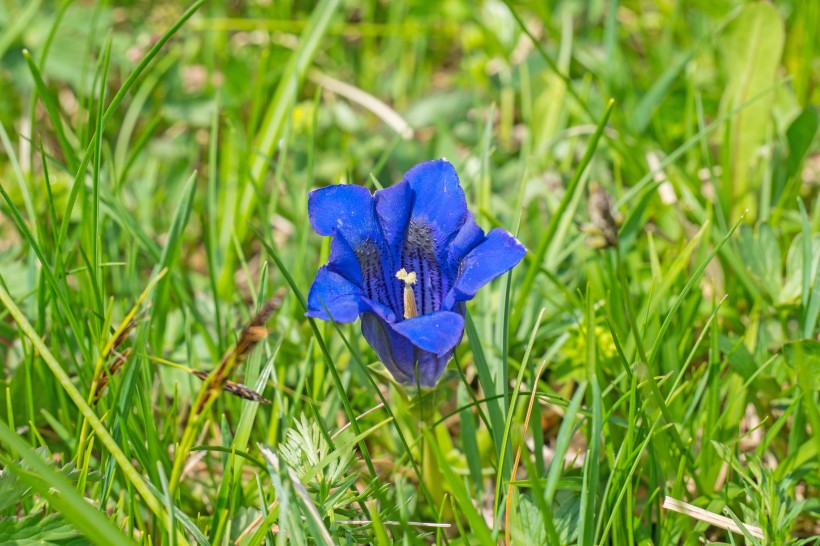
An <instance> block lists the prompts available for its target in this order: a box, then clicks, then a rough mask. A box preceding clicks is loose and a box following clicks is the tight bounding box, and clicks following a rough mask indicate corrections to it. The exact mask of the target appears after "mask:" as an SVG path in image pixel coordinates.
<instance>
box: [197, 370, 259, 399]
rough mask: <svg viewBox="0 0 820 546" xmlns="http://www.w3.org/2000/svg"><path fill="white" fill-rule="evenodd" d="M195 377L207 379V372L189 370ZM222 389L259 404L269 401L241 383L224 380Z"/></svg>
mask: <svg viewBox="0 0 820 546" xmlns="http://www.w3.org/2000/svg"><path fill="white" fill-rule="evenodd" d="M191 373H192V374H194V375H195V376H196V377H198V378H200V379H202V380H203V381H204V380H206V379H208V372H200V371H197V370H193V371H192V372H191ZM222 390H224V391H225V392H227V393H228V394H232V395H234V396H238V397H239V398H244V399H245V400H250V401H252V402H259V403H260V404H270V403H271V401H270V400H268V399H267V398H265V397H264V396H262V395H261V394H259V393H258V392H256V391H255V390H253V389H251V388H250V387H246V386H245V385H243V384H242V383H234V382H233V381H230V380H228V381H225V384H224V385H223V386H222Z"/></svg>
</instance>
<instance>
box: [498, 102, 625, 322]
mask: <svg viewBox="0 0 820 546" xmlns="http://www.w3.org/2000/svg"><path fill="white" fill-rule="evenodd" d="M614 105H615V101H614V100H613V99H610V100H609V104H607V107H606V111H605V112H604V115H603V117H601V120H600V121H599V122H598V126H597V127H596V128H595V133H593V135H592V137H591V138H590V139H589V144H587V149H586V151H585V152H584V156H583V157H582V158H581V162H580V163H579V164H578V167H577V168H576V169H575V173H574V174H573V175H572V179H571V180H570V182H569V184H568V185H567V189H566V190H565V191H564V195H563V196H562V197H561V202H560V203H559V204H558V208H557V209H555V212H553V214H552V217H550V221H549V224H547V229H546V230H545V231H544V234H543V235H542V236H541V240H540V241H538V247H537V249H536V250H535V254H534V255H533V258H532V264H531V265H530V267H528V268H527V273H526V275H525V276H524V280H523V281H522V282H521V286H520V288H518V298H516V300H515V309H518V310H519V311H518V313H517V314H516V315H515V319H516V323H515V324H514V325H513V328H512V331H513V332H515V331H517V330H518V326H519V325H520V324H521V318H522V317H523V315H524V314H523V313H522V312H521V310H522V309H524V306H525V305H526V303H527V301H526V300H527V298H528V297H530V296H531V292H532V285H533V282H535V277H536V275H538V272H539V271H540V269H541V264H542V263H543V262H544V257H545V256H546V255H547V250H548V249H549V247H550V245H551V244H552V243H553V240H552V239H553V236H554V235H555V233H556V231H557V229H558V225H559V223H560V221H561V219H562V218H563V217H564V215H567V214H569V215H572V214H573V211H571V210H569V204H570V202H571V201H572V197H573V196H574V195H575V192H576V190H578V191H582V190H583V187H579V185H580V182H581V178H582V177H583V175H584V172H585V171H586V169H587V166H589V163H590V162H591V161H592V156H593V155H594V154H595V149H596V148H597V147H598V141H599V140H600V139H601V135H603V134H604V128H605V127H606V124H607V121H608V120H609V115H610V114H611V113H612V107H613V106H614Z"/></svg>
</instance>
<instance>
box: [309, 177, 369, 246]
mask: <svg viewBox="0 0 820 546" xmlns="http://www.w3.org/2000/svg"><path fill="white" fill-rule="evenodd" d="M308 216H309V217H310V224H311V225H312V226H313V229H314V230H315V231H316V233H318V234H319V235H336V234H337V233H341V234H342V235H343V236H344V237H345V239H346V240H347V242H348V244H349V245H350V246H351V247H352V248H354V249H355V248H357V247H358V246H359V245H360V244H361V243H362V242H363V241H365V240H366V239H368V238H370V239H373V240H374V241H376V242H378V243H380V242H381V232H380V230H379V226H378V223H377V222H376V214H375V207H374V200H373V196H372V195H371V194H370V190H368V189H367V188H365V187H363V186H356V185H352V184H336V185H333V186H326V187H324V188H319V189H318V190H314V191H312V192H310V193H309V194H308Z"/></svg>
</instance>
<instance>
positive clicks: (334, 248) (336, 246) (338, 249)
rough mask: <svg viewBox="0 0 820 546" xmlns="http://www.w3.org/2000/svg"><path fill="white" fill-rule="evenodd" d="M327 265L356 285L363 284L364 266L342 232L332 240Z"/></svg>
mask: <svg viewBox="0 0 820 546" xmlns="http://www.w3.org/2000/svg"><path fill="white" fill-rule="evenodd" d="M327 265H328V267H329V268H330V270H331V271H333V272H334V273H338V274H339V275H341V276H343V277H344V278H346V279H347V280H349V281H350V282H352V283H353V284H355V285H356V286H361V285H362V268H361V264H359V259H358V258H357V257H356V252H355V251H354V250H353V248H352V247H351V246H350V243H348V242H347V239H345V238H344V236H342V234H341V233H336V236H335V237H333V238H332V239H331V240H330V256H329V257H328V260H327Z"/></svg>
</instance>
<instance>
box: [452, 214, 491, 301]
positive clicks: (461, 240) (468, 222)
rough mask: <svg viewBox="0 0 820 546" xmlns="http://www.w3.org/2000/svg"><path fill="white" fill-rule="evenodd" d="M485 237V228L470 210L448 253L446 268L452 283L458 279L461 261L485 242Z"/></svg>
mask: <svg viewBox="0 0 820 546" xmlns="http://www.w3.org/2000/svg"><path fill="white" fill-rule="evenodd" d="M484 239H485V237H484V230H483V229H481V228H480V227H479V225H478V224H476V222H475V219H474V218H473V214H472V213H470V212H468V213H467V218H466V219H465V221H464V225H463V226H461V229H460V230H459V231H458V233H457V234H456V236H455V237H454V238H453V241H452V243H450V248H449V250H448V253H447V263H446V268H447V274H448V276H449V278H450V284H451V285H452V283H454V282H455V280H456V276H457V275H458V268H459V266H460V265H461V261H462V260H463V259H464V257H465V256H466V255H467V254H469V253H470V251H471V250H473V249H474V248H475V247H476V246H477V245H478V244H480V243H481V242H483V241H484Z"/></svg>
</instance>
